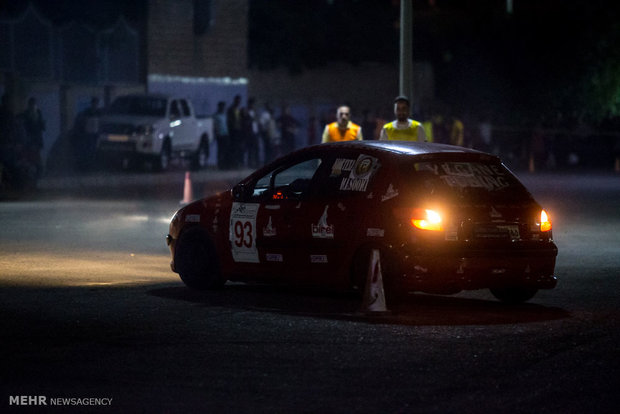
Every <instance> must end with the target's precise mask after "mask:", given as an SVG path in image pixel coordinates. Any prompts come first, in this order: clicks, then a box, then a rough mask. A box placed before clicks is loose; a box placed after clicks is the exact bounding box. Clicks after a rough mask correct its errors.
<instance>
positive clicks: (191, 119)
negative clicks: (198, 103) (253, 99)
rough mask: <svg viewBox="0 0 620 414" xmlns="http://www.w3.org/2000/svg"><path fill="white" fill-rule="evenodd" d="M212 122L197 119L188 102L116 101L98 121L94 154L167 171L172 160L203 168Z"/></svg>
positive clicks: (161, 98)
mask: <svg viewBox="0 0 620 414" xmlns="http://www.w3.org/2000/svg"><path fill="white" fill-rule="evenodd" d="M212 130H213V123H212V119H208V118H198V117H196V115H195V113H194V108H193V107H192V104H191V102H190V101H189V100H188V99H184V98H178V97H171V96H166V95H159V94H139V95H125V96H120V97H118V98H116V99H115V100H114V101H113V102H112V104H111V105H110V107H109V109H108V110H106V111H105V114H104V115H103V116H102V118H101V120H100V133H99V136H98V139H97V155H98V156H99V158H100V159H104V160H105V161H108V160H110V161H113V160H116V161H122V163H123V165H124V166H125V165H127V164H128V163H133V162H135V161H146V162H147V164H148V165H150V166H151V167H152V168H153V169H154V170H156V171H164V170H167V169H168V168H169V166H170V161H171V159H173V158H184V159H189V160H190V161H191V164H192V168H193V169H200V168H204V167H206V165H207V159H208V158H209V140H211V139H213V132H212Z"/></svg>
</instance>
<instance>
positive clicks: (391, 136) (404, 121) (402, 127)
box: [379, 96, 426, 142]
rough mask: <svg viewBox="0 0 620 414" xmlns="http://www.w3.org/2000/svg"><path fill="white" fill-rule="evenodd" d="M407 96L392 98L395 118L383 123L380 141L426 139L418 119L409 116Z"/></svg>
mask: <svg viewBox="0 0 620 414" xmlns="http://www.w3.org/2000/svg"><path fill="white" fill-rule="evenodd" d="M409 110H410V106H409V98H407V97H406V96H397V97H396V99H394V115H396V120H395V121H392V122H388V123H387V124H385V125H383V128H382V129H381V135H380V136H379V139H380V140H381V141H387V140H389V141H418V142H424V141H426V134H425V133H424V127H423V126H422V124H421V123H420V122H418V121H414V120H413V119H410V118H409Z"/></svg>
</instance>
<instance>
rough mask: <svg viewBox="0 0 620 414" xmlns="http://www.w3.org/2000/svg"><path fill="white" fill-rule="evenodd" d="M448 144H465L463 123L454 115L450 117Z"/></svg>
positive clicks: (460, 145)
mask: <svg viewBox="0 0 620 414" xmlns="http://www.w3.org/2000/svg"><path fill="white" fill-rule="evenodd" d="M450 145H458V146H459V147H462V146H464V145H465V125H463V122H462V121H461V120H460V119H458V118H457V117H456V116H454V115H452V116H451V117H450Z"/></svg>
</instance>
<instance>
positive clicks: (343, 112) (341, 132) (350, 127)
mask: <svg viewBox="0 0 620 414" xmlns="http://www.w3.org/2000/svg"><path fill="white" fill-rule="evenodd" d="M336 119H337V121H336V122H332V123H331V124H327V125H325V129H324V130H323V139H322V141H321V142H338V141H353V140H362V139H364V137H363V136H362V127H361V126H359V125H357V124H354V123H353V122H351V109H350V108H349V107H348V106H344V105H343V106H341V107H339V108H338V109H337V111H336Z"/></svg>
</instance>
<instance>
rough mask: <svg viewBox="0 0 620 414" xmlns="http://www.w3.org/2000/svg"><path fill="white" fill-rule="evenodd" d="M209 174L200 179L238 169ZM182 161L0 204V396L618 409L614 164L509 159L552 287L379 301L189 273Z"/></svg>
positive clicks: (383, 409)
mask: <svg viewBox="0 0 620 414" xmlns="http://www.w3.org/2000/svg"><path fill="white" fill-rule="evenodd" d="M207 173H208V172H201V173H199V174H196V175H195V177H194V181H193V184H194V191H195V193H196V194H199V193H200V192H202V191H203V190H204V191H210V190H215V189H216V187H220V186H222V185H224V184H227V183H228V181H235V179H234V178H233V177H230V176H228V175H226V176H224V175H221V176H219V177H218V178H217V179H215V180H213V179H212V178H213V177H208V176H207ZM202 174H203V175H202ZM227 174H229V173H227ZM182 177H183V174H182V172H179V173H169V174H166V175H163V176H159V177H155V176H153V177H151V176H150V175H131V177H130V178H131V180H127V181H130V182H131V183H133V184H131V185H129V186H128V187H129V190H128V189H127V188H125V189H124V190H118V189H115V190H114V191H110V190H109V186H108V184H106V183H105V180H104V179H102V180H104V183H103V184H101V183H100V184H96V185H93V184H92V181H93V180H95V181H96V180H99V179H101V178H93V177H91V178H80V179H75V181H76V182H78V184H71V185H72V186H73V187H71V186H68V185H67V184H66V183H65V184H62V183H57V184H54V183H53V182H51V181H48V182H45V183H44V184H45V185H44V186H43V187H44V188H42V192H41V193H40V195H39V196H36V197H33V198H31V199H28V200H22V201H15V202H7V203H0V213H1V214H0V225H1V226H2V228H3V230H4V231H3V232H2V234H0V332H1V341H0V343H1V345H0V346H1V347H2V363H1V365H0V373H1V376H0V378H1V382H0V384H1V385H0V390H1V399H0V412H17V413H22V412H42V413H47V412H63V413H65V412H69V413H72V412H75V413H78V412H80V413H81V412H105V413H112V412H114V413H117V412H132V413H134V412H145V413H146V412H148V413H151V412H156V413H186V412H197V413H198V412H224V413H254V412H259V413H268V412H269V413H272V412H282V413H289V412H304V413H332V412H334V413H340V412H342V413H344V412H347V413H348V412H353V411H355V412H368V413H409V412H421V413H456V412H458V413H464V412H471V413H487V412H503V413H559V412H561V413H583V412H592V413H612V412H613V413H615V412H617V407H618V406H619V403H620V397H619V396H618V392H617V390H618V387H619V386H620V381H619V378H620V376H619V374H620V370H619V362H620V348H619V347H618V343H619V341H620V329H619V328H620V324H619V316H620V312H619V309H620V306H619V305H620V299H619V298H618V291H620V278H619V277H618V276H619V270H620V213H619V211H620V210H618V206H619V205H620V177H619V176H617V175H611V174H609V175H606V174H586V175H577V174H570V175H568V174H545V175H536V176H533V175H524V174H521V175H520V177H521V178H522V179H523V181H524V182H525V183H526V184H527V185H528V187H529V188H530V189H531V190H532V192H533V193H534V194H535V196H536V197H537V199H539V200H540V201H541V202H542V203H543V204H544V205H545V207H546V208H548V209H549V210H550V212H551V214H552V217H553V218H554V235H555V238H556V241H557V244H558V246H559V249H560V255H559V257H558V265H557V274H558V277H559V279H560V282H559V285H558V287H557V288H556V289H554V290H551V291H543V292H540V293H539V294H538V295H537V296H536V297H535V298H534V299H533V300H532V301H531V302H530V303H527V304H523V305H519V306H506V305H502V304H500V303H499V302H497V301H495V300H494V299H493V298H492V296H491V295H490V294H489V293H488V292H485V291H480V292H466V293H462V294H459V295H455V296H433V295H423V294H416V295H413V296H412V297H411V298H410V300H409V301H408V302H407V303H406V304H405V305H403V306H402V307H401V308H399V309H395V310H394V311H393V312H392V313H391V314H389V315H385V316H380V317H369V316H367V315H364V314H362V313H359V312H358V310H359V301H358V300H357V299H356V298H354V297H352V296H347V295H342V294H332V293H328V292H304V291H299V290H296V289H284V288H273V287H264V286H248V285H244V284H229V285H227V286H226V287H225V289H224V290H223V291H221V292H208V293H197V292H192V291H189V290H188V289H186V288H185V287H184V285H183V284H182V283H181V282H180V281H179V280H178V277H177V276H176V275H175V274H173V273H171V272H170V271H169V269H168V268H167V262H168V257H167V256H166V249H165V245H164V243H163V234H164V232H165V229H166V224H165V217H166V216H168V217H169V214H171V212H172V211H174V209H175V208H176V207H178V199H179V198H180V197H182V184H181V183H182ZM179 178H180V180H179ZM81 180H85V182H86V184H84V181H81ZM88 180H91V181H88ZM149 180H154V181H149ZM177 180H178V181H177ZM89 182H90V184H88V183H89ZM135 189H138V190H135ZM125 195H126V197H124V199H123V200H116V199H117V198H118V197H120V196H125ZM18 395H25V396H45V397H46V398H47V402H48V405H47V406H30V407H24V406H16V405H15V404H13V405H11V403H10V402H11V399H10V398H11V396H18ZM57 397H68V398H86V397H88V398H100V399H101V398H112V403H111V406H87V407H85V406H51V405H49V402H50V401H51V399H52V398H57Z"/></svg>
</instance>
